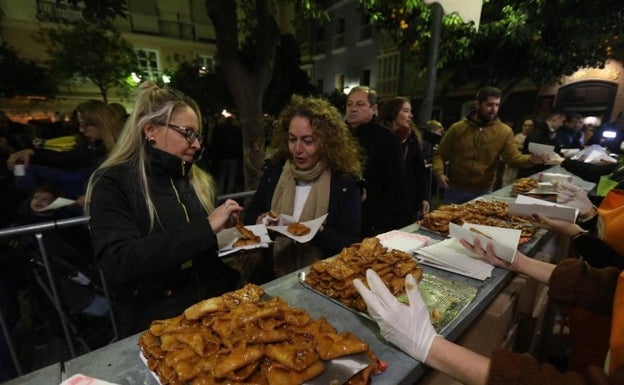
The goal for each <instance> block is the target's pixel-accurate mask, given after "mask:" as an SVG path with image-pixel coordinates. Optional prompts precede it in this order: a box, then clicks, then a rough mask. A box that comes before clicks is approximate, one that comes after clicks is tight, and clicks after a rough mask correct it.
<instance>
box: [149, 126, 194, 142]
mask: <svg viewBox="0 0 624 385" xmlns="http://www.w3.org/2000/svg"><path fill="white" fill-rule="evenodd" d="M153 123H154V124H155V125H157V126H164V127H167V128H170V129H172V130H174V131H175V132H177V133H178V134H180V135H182V136H183V137H184V139H186V142H187V143H188V144H193V143H194V142H195V139H197V140H198V141H199V143H200V144H201V143H202V139H203V136H202V135H201V134H200V133H198V132H197V131H195V130H193V129H192V128H188V127H183V126H178V125H177V124H171V123H164V122H153Z"/></svg>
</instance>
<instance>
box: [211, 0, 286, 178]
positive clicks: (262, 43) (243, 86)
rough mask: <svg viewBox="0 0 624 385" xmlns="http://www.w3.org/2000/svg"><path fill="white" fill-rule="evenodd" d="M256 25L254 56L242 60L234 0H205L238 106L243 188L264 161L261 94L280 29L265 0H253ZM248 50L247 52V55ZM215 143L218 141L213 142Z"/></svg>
mask: <svg viewBox="0 0 624 385" xmlns="http://www.w3.org/2000/svg"><path fill="white" fill-rule="evenodd" d="M254 5H255V12H254V13H255V17H256V20H257V24H256V26H255V28H254V29H253V31H252V34H253V41H254V42H255V45H254V47H253V49H252V50H253V52H251V54H252V57H253V59H252V60H251V61H250V63H243V62H242V60H241V52H240V48H239V38H240V36H239V29H238V20H237V5H236V1H232V0H206V9H207V10H208V15H209V16H210V19H211V20H212V23H213V25H214V28H215V35H216V40H217V51H218V60H219V62H220V64H221V65H220V67H221V69H222V72H223V77H224V78H225V82H226V84H227V86H228V88H229V89H230V92H231V93H232V97H233V98H234V101H235V102H236V105H237V107H238V117H239V119H240V123H241V128H242V131H243V173H244V177H245V190H254V189H256V187H257V186H258V182H259V181H260V177H261V174H262V165H263V162H264V137H265V133H264V123H263V121H262V96H263V94H264V91H265V90H266V89H267V87H268V85H269V83H270V81H271V77H272V74H273V60H274V57H275V49H276V46H277V42H278V39H279V33H280V31H279V28H278V26H277V22H276V21H275V18H274V16H273V15H272V14H271V13H270V10H269V4H268V0H255V2H254ZM249 53H250V52H246V54H247V55H248V54H249ZM216 145H218V143H217V144H216Z"/></svg>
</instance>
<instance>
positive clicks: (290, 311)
mask: <svg viewBox="0 0 624 385" xmlns="http://www.w3.org/2000/svg"><path fill="white" fill-rule="evenodd" d="M262 293H264V290H263V289H262V288H261V287H260V286H256V285H252V284H249V285H247V286H245V287H244V288H243V289H241V290H237V291H234V292H230V293H225V294H223V295H222V296H220V297H216V298H210V299H208V300H205V301H202V302H200V303H198V304H195V305H193V306H191V307H189V308H188V309H186V311H185V313H184V315H181V316H179V317H174V318H171V319H167V320H157V321H154V322H152V325H151V327H150V329H149V330H148V331H146V332H145V333H143V334H142V335H141V336H140V337H139V342H138V343H139V347H140V349H141V352H142V353H143V355H144V357H145V359H146V360H147V365H148V367H149V368H150V369H151V370H152V371H154V372H155V373H156V374H157V375H158V378H159V380H160V383H161V384H162V385H178V384H180V385H186V384H188V385H209V384H247V385H276V384H288V385H291V384H302V383H304V382H306V381H309V380H310V379H312V378H314V377H316V376H317V375H318V374H320V373H321V372H322V371H323V370H325V361H327V360H330V359H333V358H336V357H341V356H345V355H348V354H353V353H361V352H365V353H366V354H367V356H369V357H371V364H370V365H369V367H368V368H367V370H364V371H363V374H361V375H360V376H358V377H356V378H362V379H363V382H362V384H365V383H369V381H370V376H371V375H372V372H373V370H374V368H375V367H377V363H378V361H377V359H376V357H375V355H374V353H373V352H372V351H370V348H369V346H368V344H366V343H365V342H363V341H361V340H360V339H359V338H357V337H356V336H355V335H352V334H350V333H342V334H338V332H337V331H336V329H335V328H334V327H333V326H331V325H330V324H329V323H328V322H327V320H325V319H324V318H319V319H317V320H314V319H312V317H311V316H310V314H309V313H308V312H307V311H305V310H302V309H294V308H291V307H290V306H288V304H287V303H286V301H285V300H284V299H282V298H280V297H275V298H272V299H270V300H268V301H260V296H261V295H262ZM189 317H191V318H189ZM154 333H158V335H156V334H154ZM362 376H363V377H362Z"/></svg>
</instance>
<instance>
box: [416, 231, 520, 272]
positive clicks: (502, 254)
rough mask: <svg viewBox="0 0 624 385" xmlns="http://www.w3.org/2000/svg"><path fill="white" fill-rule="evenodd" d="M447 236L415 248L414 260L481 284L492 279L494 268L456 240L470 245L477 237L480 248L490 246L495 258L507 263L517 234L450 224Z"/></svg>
mask: <svg viewBox="0 0 624 385" xmlns="http://www.w3.org/2000/svg"><path fill="white" fill-rule="evenodd" d="M475 230H476V232H475ZM449 235H450V237H451V238H448V239H445V240H443V241H441V242H438V243H435V244H433V245H430V246H426V247H423V248H421V249H419V250H418V256H417V257H418V258H419V259H420V260H421V262H422V263H424V264H427V265H430V266H433V267H437V268H439V269H443V270H447V271H451V272H453V273H457V274H461V275H465V276H467V277H471V278H475V279H479V280H482V281H483V280H485V279H487V278H489V277H491V276H492V270H493V269H494V266H492V265H491V264H490V263H488V262H487V261H484V260H483V259H481V258H480V257H479V255H477V254H475V253H473V252H471V251H469V250H468V249H466V248H465V247H464V246H462V245H461V243H459V240H460V239H464V240H466V241H467V242H468V243H470V244H472V243H473V242H474V239H475V238H478V239H479V241H480V242H481V245H482V246H483V247H486V245H487V244H488V243H491V244H492V246H493V248H494V254H495V255H496V256H498V257H499V258H501V259H504V260H506V261H508V262H511V261H513V258H514V256H515V254H516V249H517V247H518V243H519V241H520V235H521V231H520V230H515V229H505V228H501V227H493V226H484V225H476V224H471V223H464V225H463V226H458V225H456V224H454V223H450V224H449Z"/></svg>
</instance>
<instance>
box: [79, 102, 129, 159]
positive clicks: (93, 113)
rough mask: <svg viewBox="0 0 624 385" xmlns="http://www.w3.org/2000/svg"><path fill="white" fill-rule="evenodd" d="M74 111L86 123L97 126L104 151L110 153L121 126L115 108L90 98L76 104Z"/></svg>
mask: <svg viewBox="0 0 624 385" xmlns="http://www.w3.org/2000/svg"><path fill="white" fill-rule="evenodd" d="M75 111H76V112H77V113H78V112H79V113H80V119H82V120H83V121H84V122H85V123H86V124H89V125H93V126H95V127H97V129H98V133H99V134H100V138H101V140H102V142H103V143H104V147H105V148H106V153H107V154H110V152H111V151H112V149H113V147H114V146H115V143H116V142H117V139H118V138H119V134H120V133H121V129H122V127H123V123H122V122H121V120H120V119H119V117H118V115H117V113H116V112H115V110H114V109H113V108H111V107H110V106H109V105H108V104H106V103H104V102H103V101H101V100H95V99H90V100H87V101H86V102H82V103H80V104H78V105H77V106H76V109H75Z"/></svg>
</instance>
